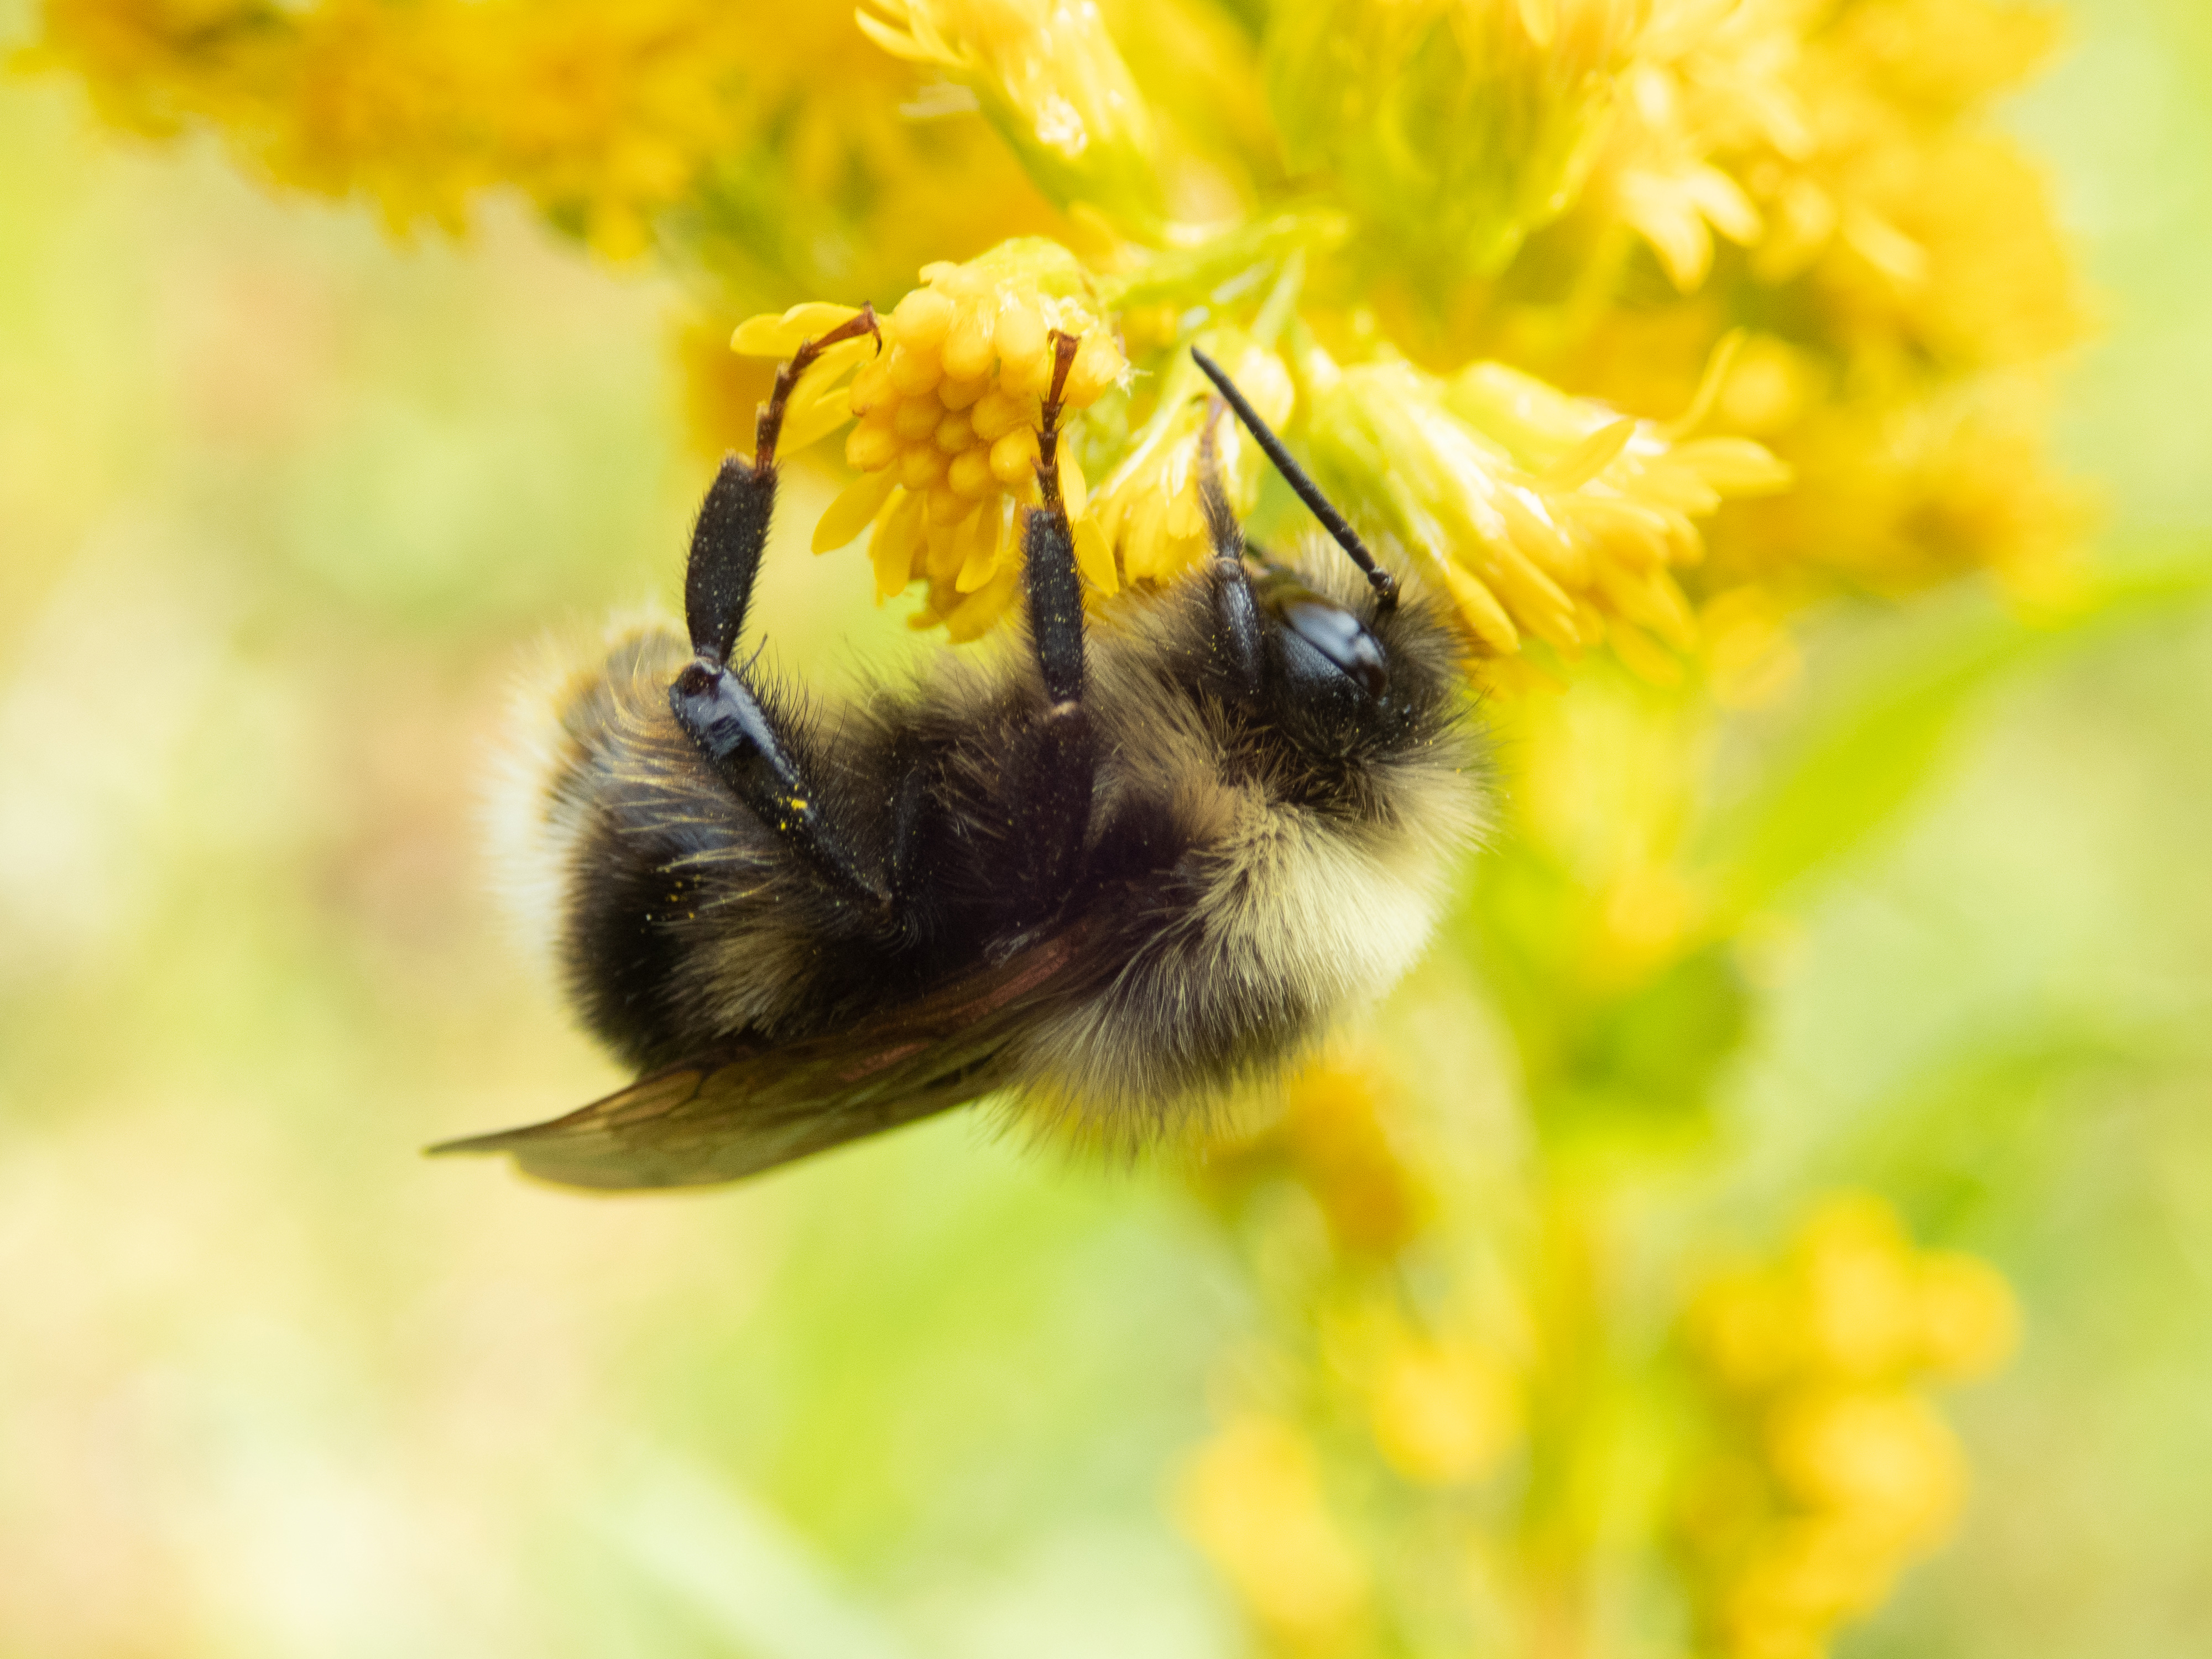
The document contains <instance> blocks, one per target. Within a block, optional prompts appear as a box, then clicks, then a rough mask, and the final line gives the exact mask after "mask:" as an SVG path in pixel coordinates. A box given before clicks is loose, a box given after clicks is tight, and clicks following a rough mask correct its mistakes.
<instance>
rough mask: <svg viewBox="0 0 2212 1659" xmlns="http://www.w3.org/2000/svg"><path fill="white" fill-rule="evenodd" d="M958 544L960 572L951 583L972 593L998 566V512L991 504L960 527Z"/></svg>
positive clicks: (978, 511)
mask: <svg viewBox="0 0 2212 1659" xmlns="http://www.w3.org/2000/svg"><path fill="white" fill-rule="evenodd" d="M959 545H960V571H959V574H957V575H956V576H954V577H953V579H952V585H953V586H955V587H957V588H958V589H959V590H960V591H961V592H963V593H973V592H975V590H976V589H977V588H979V587H981V586H982V585H983V584H984V583H985V582H987V581H988V580H991V576H992V574H993V573H994V572H995V571H996V570H997V569H998V568H999V515H998V513H995V512H994V511H993V510H992V509H991V508H989V507H978V508H976V509H975V510H974V511H973V512H971V513H969V515H968V517H967V519H966V520H964V521H963V523H962V524H961V526H960V532H959Z"/></svg>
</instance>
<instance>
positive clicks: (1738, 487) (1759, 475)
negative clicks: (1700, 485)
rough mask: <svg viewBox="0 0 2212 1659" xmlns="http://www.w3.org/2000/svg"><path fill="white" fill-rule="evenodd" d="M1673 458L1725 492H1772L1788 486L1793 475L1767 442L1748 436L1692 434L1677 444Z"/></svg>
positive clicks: (1764, 493) (1770, 493) (1752, 493)
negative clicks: (1710, 436)
mask: <svg viewBox="0 0 2212 1659" xmlns="http://www.w3.org/2000/svg"><path fill="white" fill-rule="evenodd" d="M1674 459H1676V460H1678V461H1680V462H1681V463H1682V464H1683V465H1686V466H1688V467H1690V468H1691V469H1692V470H1693V471H1695V472H1696V473H1697V475H1698V476H1699V477H1701V478H1703V479H1704V480H1705V482H1706V483H1709V484H1711V486H1712V487H1713V488H1714V489H1717V490H1719V491H1720V493H1721V494H1722V495H1772V494H1773V493H1774V492H1775V491H1776V490H1778V489H1789V488H1790V480H1791V478H1792V477H1793V476H1794V475H1793V474H1792V473H1791V471H1790V467H1789V465H1788V464H1787V463H1786V462H1784V461H1780V460H1778V459H1775V457H1774V453H1773V452H1772V451H1771V450H1770V449H1768V448H1767V447H1766V446H1765V444H1759V443H1753V441H1751V440H1750V439H1748V438H1693V439H1692V440H1691V441H1689V442H1687V443H1685V444H1679V445H1677V446H1676V447H1675V449H1674Z"/></svg>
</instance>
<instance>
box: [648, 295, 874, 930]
mask: <svg viewBox="0 0 2212 1659" xmlns="http://www.w3.org/2000/svg"><path fill="white" fill-rule="evenodd" d="M875 332H876V318H875V313H874V312H873V311H872V310H871V309H869V308H868V307H865V306H864V307H861V309H860V314H859V315H858V316H856V317H854V318H853V319H851V320H850V321H848V322H846V323H843V324H842V325H839V326H838V327H836V328H834V329H832V330H830V331H829V332H828V333H827V334H824V335H823V336H822V337H820V338H819V339H814V340H809V341H807V342H806V343H804V344H803V345H801V346H800V347H799V349H798V351H797V352H796V353H794V354H793V356H792V359H791V361H790V362H787V363H786V364H785V365H784V366H783V367H782V368H781V369H779V370H778V371H777V372H776V377H775V390H774V391H773V392H771V393H770V394H769V400H768V402H767V403H765V404H763V405H762V406H761V412H760V424H759V427H758V429H757V441H756V444H755V446H754V450H753V459H751V461H750V462H745V461H742V460H739V459H738V458H737V457H736V456H734V455H732V456H731V457H730V458H729V459H727V460H726V461H724V462H723V463H722V468H721V471H720V472H719V473H717V474H716V475H715V478H714V487H713V488H712V489H709V490H708V492H707V499H706V501H705V502H704V503H703V504H702V506H701V507H700V509H699V519H698V522H697V524H696V526H694V528H693V530H692V532H691V556H690V562H689V564H688V565H687V566H686V568H685V570H684V623H685V625H686V627H687V628H688V629H690V635H691V650H692V660H691V662H690V664H689V665H687V666H686V667H685V668H684V671H683V672H682V673H680V674H678V676H677V677H676V683H675V684H673V685H671V686H670V687H669V688H668V706H669V710H670V712H671V714H674V715H675V717H676V723H677V725H678V726H681V727H682V728H683V730H684V733H685V734H686V735H687V736H689V737H690V739H691V741H692V742H693V744H696V746H697V747H698V750H699V752H700V753H701V754H702V755H703V756H704V757H706V759H707V761H708V764H710V765H711V766H713V767H714V770H715V771H716V772H717V773H718V774H720V776H721V779H722V781H723V782H724V783H726V785H728V786H729V788H730V792H731V793H732V794H734V795H736V796H737V798H738V799H739V800H741V801H743V802H744V805H746V806H747V807H748V808H750V810H751V811H752V813H753V815H754V817H757V818H758V819H759V820H760V822H761V823H763V824H765V825H766V826H768V828H769V829H772V830H774V831H775V832H776V834H778V835H779V836H782V837H783V838H784V840H785V841H786V842H787V843H789V845H790V846H791V847H792V848H793V850H794V851H796V852H797V853H798V854H799V855H800V856H801V857H802V858H803V859H805V860H806V861H807V862H808V863H809V864H810V865H811V866H813V867H814V869H815V870H816V871H817V873H819V874H821V875H822V876H823V877H824V878H827V879H828V881H829V884H831V885H832V886H833V887H835V888H836V889H838V890H840V891H842V892H843V893H844V894H845V895H846V896H848V897H850V898H854V899H858V900H861V901H863V902H867V903H869V904H872V905H875V906H878V907H887V906H888V905H889V904H890V902H891V896H890V890H889V889H888V887H887V886H886V885H885V884H884V883H883V882H882V881H881V880H879V879H878V878H875V877H873V876H872V875H871V874H870V873H869V872H867V870H866V867H865V866H864V864H863V861H862V860H860V857H859V856H858V855H857V854H856V853H855V851H854V848H853V847H852V846H851V845H850V843H849V842H848V841H847V840H846V838H845V837H843V836H840V835H839V834H838V833H837V832H836V829H835V828H834V827H833V826H832V825H831V824H830V823H829V819H828V817H826V816H825V815H824V813H823V808H822V802H821V796H820V792H819V791H818V790H817V789H815V788H814V787H811V786H810V784H809V782H808V781H807V778H806V774H805V767H804V766H803V765H802V763H801V760H800V757H799V752H798V745H797V744H795V743H794V741H793V733H791V732H783V731H780V730H779V729H778V722H777V720H775V718H773V717H772V715H771V713H770V711H769V709H768V708H764V707H763V704H762V702H761V700H760V698H759V697H758V696H757V695H756V694H755V693H754V690H753V689H752V687H751V686H750V685H749V684H746V682H745V678H744V673H743V671H741V670H739V669H738V668H735V667H732V665H731V664H730V655H731V653H732V651H733V650H734V649H735V648H736V646H737V641H738V635H739V633H740V632H742V631H743V629H744V622H745V612H746V611H747V609H748V608H749V607H750V604H751V601H752V590H753V580H754V578H755V577H756V576H757V574H759V571H760V561H761V554H762V552H763V550H765V549H766V547H767V546H768V536H769V524H770V521H771V520H773V519H774V517H775V483H776V470H775V445H776V440H777V438H778V437H779V436H781V434H782V430H783V416H784V410H785V408H786V407H787V404H789V402H790V400H791V393H792V391H793V388H794V387H795V386H797V385H798V384H799V376H800V375H802V374H805V372H806V370H807V368H808V367H809V366H810V365H811V364H812V363H813V362H814V361H815V359H816V358H817V357H818V356H821V354H822V350H823V348H824V347H826V346H829V345H834V344H836V343H837V342H838V341H840V340H847V339H851V338H853V337H855V336H857V335H860V334H872V333H875Z"/></svg>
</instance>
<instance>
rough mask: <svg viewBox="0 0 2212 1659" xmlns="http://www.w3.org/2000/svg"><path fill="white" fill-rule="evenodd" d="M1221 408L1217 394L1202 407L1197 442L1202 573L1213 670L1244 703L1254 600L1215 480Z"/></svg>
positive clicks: (1232, 520) (1254, 658)
mask: <svg viewBox="0 0 2212 1659" xmlns="http://www.w3.org/2000/svg"><path fill="white" fill-rule="evenodd" d="M1225 410H1226V405H1225V404H1223V403H1222V402H1221V400H1220V399H1219V398H1215V399H1214V400H1213V406H1212V408H1211V409H1209V410H1207V411H1206V427H1205V430H1204V432H1203V433H1202V434H1201V435H1200V438H1199V441H1198V499H1199V504H1200V506H1201V507H1204V508H1205V510H1206V539H1207V541H1208V542H1210V543H1211V544H1212V548H1213V559H1212V564H1211V565H1210V566H1209V567H1208V568H1207V572H1206V574H1207V577H1208V579H1209V580H1211V581H1212V586H1213V637H1212V654H1213V667H1214V671H1215V672H1216V673H1218V674H1219V675H1220V677H1221V678H1222V680H1223V682H1224V683H1225V684H1226V686H1227V688H1228V690H1229V695H1230V696H1231V699H1233V700H1234V701H1235V702H1239V703H1242V704H1243V705H1245V706H1247V707H1249V706H1250V705H1251V704H1252V703H1253V702H1256V701H1257V700H1258V698H1259V696H1260V672H1261V670H1260V660H1261V659H1260V651H1261V642H1262V641H1261V631H1260V602H1259V600H1258V599H1256V598H1255V597H1254V595H1253V592H1252V573H1251V572H1250V571H1249V569H1247V568H1245V564H1244V529H1243V526H1242V525H1239V524H1238V523H1237V514H1236V513H1235V512H1234V511H1232V510H1231V507H1230V505H1229V492H1228V490H1227V489H1225V487H1224V486H1223V484H1222V482H1221V451H1220V447H1219V446H1218V444H1217V443H1216V441H1215V436H1214V435H1215V430H1216V428H1218V426H1219V424H1220V421H1221V417H1222V415H1223V414H1224V413H1225Z"/></svg>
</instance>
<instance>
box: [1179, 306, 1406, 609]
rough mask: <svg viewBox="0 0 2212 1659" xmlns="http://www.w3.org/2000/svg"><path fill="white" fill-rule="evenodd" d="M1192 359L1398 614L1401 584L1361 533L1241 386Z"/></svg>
mask: <svg viewBox="0 0 2212 1659" xmlns="http://www.w3.org/2000/svg"><path fill="white" fill-rule="evenodd" d="M1190 356H1191V361H1192V362H1195V363H1196V364H1197V365H1198V366H1199V368H1200V370H1201V371H1202V372H1203V373H1204V374H1205V375H1206V379H1207V380H1211V381H1212V382H1213V384H1214V386H1215V388H1216V389H1217V390H1218V392H1220V393H1221V395H1222V396H1223V397H1224V398H1227V399H1228V400H1229V406H1230V408H1231V409H1233V410H1236V411H1237V419H1238V420H1240V421H1242V422H1244V429H1245V430H1246V431H1248V432H1249V433H1250V434H1251V435H1252V437H1253V440H1254V441H1255V442H1256V443H1257V444H1258V445H1259V446H1260V447H1261V449H1262V450H1264V451H1265V452H1266V453H1267V459H1269V460H1271V461H1273V463H1274V464H1275V471H1278V472H1279V473H1281V474H1282V475H1283V482H1284V483H1286V484H1288V485H1290V487H1291V489H1294V490H1296V491H1297V496H1298V499H1299V500H1300V501H1304V503H1305V504H1306V506H1307V507H1310V509H1311V510H1312V512H1313V515H1314V517H1316V519H1319V520H1321V523H1322V529H1324V530H1326V531H1328V533H1329V534H1330V535H1332V536H1334V538H1336V544H1337V545H1338V546H1339V547H1340V548H1342V549H1343V550H1345V551H1346V553H1348V554H1350V555H1351V556H1352V563H1354V564H1356V565H1358V567H1359V568H1361V569H1362V570H1364V571H1365V572H1366V573H1367V582H1368V586H1370V587H1372V588H1373V589H1374V590H1375V608H1376V610H1377V611H1392V610H1395V609H1396V608H1397V604H1398V583H1397V580H1396V579H1395V577H1393V576H1392V575H1391V574H1390V573H1389V571H1387V570H1385V569H1383V568H1382V567H1381V566H1380V565H1378V564H1376V562H1375V556H1374V555H1373V554H1372V553H1370V552H1369V551H1368V550H1367V544H1366V543H1364V542H1363V541H1361V540H1360V539H1359V532H1358V531H1356V530H1354V529H1353V528H1352V526H1351V525H1350V524H1348V523H1347V522H1346V520H1345V517H1344V514H1343V513H1340V512H1338V511H1337V510H1336V508H1335V507H1334V506H1333V505H1331V503H1330V501H1329V499H1328V496H1326V495H1322V493H1321V486H1320V485H1319V484H1317V483H1315V482H1314V481H1313V478H1312V477H1311V476H1310V474H1309V473H1308V472H1307V471H1306V470H1305V468H1304V467H1302V466H1300V465H1298V464H1297V461H1295V460H1293V459H1291V452H1290V451H1289V450H1287V449H1285V448H1284V447H1283V441H1282V440H1281V439H1280V438H1278V437H1277V436H1276V435H1274V433H1273V431H1271V430H1270V429H1269V428H1268V426H1267V422H1265V421H1263V420H1261V418H1260V411H1259V410H1256V409H1255V408H1253V407H1252V404H1251V402H1250V400H1249V399H1248V398H1246V397H1245V396H1244V394H1243V392H1239V391H1238V390H1237V383H1236V382H1235V381H1234V380H1231V379H1230V378H1229V376H1228V374H1227V373H1226V372H1225V371H1224V369H1223V368H1222V367H1221V365H1220V364H1219V363H1217V362H1214V361H1213V359H1212V358H1211V357H1209V356H1206V354H1205V353H1204V352H1203V351H1200V349H1198V348H1197V347H1196V346H1193V347H1192V348H1191V349H1190Z"/></svg>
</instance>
